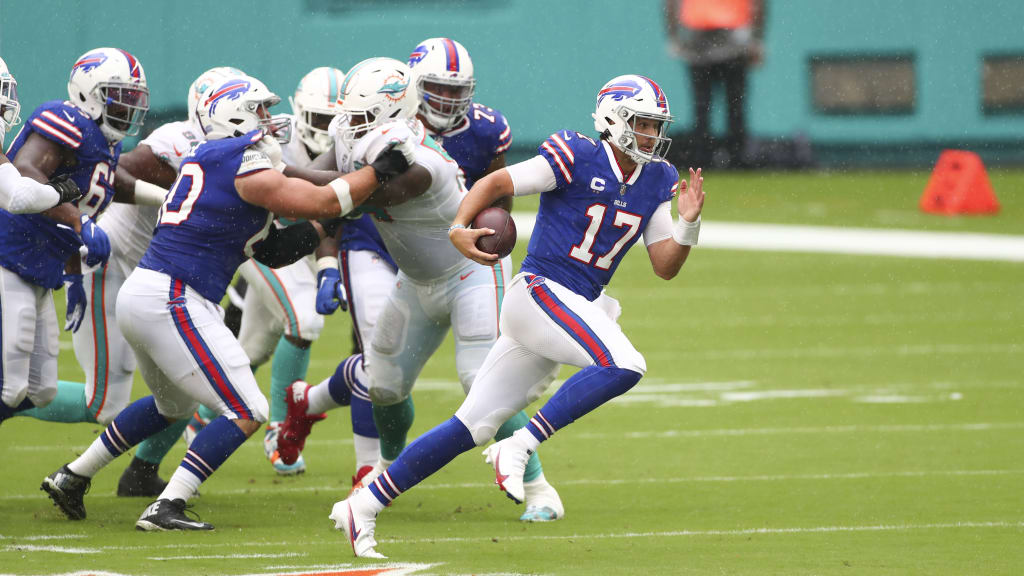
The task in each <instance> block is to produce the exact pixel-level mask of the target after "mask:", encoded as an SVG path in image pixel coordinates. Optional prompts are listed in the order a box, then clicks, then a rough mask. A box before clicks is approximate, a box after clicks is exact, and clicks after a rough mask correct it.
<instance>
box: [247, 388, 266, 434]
mask: <svg viewBox="0 0 1024 576" xmlns="http://www.w3.org/2000/svg"><path fill="white" fill-rule="evenodd" d="M249 412H250V413H251V414H252V419H253V421H255V422H256V423H257V424H262V423H264V422H266V421H267V419H268V418H269V417H270V404H269V403H267V399H266V398H264V397H263V396H262V395H260V397H259V398H257V399H254V400H253V401H251V402H250V403H249ZM250 434H251V433H250Z"/></svg>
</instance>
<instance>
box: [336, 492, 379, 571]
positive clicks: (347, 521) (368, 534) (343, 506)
mask: <svg viewBox="0 0 1024 576" xmlns="http://www.w3.org/2000/svg"><path fill="white" fill-rule="evenodd" d="M355 496H356V494H353V495H352V496H349V498H348V499H346V500H342V501H341V502H336V503H335V504H334V507H333V508H331V515H330V516H328V518H330V519H331V520H334V527H335V528H336V529H338V530H341V531H343V532H345V536H346V537H348V541H349V544H351V545H352V553H353V554H355V555H356V556H358V557H359V558H387V556H384V555H383V554H381V553H380V552H377V551H376V550H374V548H375V547H376V546H377V540H375V539H374V537H373V532H374V530H376V528H377V515H376V514H373V513H370V512H361V511H360V510H359V502H358V500H359V499H358V498H356V497H355Z"/></svg>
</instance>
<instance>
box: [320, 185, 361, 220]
mask: <svg viewBox="0 0 1024 576" xmlns="http://www.w3.org/2000/svg"><path fill="white" fill-rule="evenodd" d="M327 185H328V186H330V187H331V188H333V189H334V193H335V194H337V195H338V204H339V205H340V206H341V212H339V213H338V216H344V215H346V214H348V213H349V212H351V211H352V210H355V207H356V206H355V204H353V203H352V192H351V191H350V190H349V188H350V187H349V185H348V182H346V181H345V180H343V179H341V178H335V179H334V180H331V181H330V182H329V183H328V184H327Z"/></svg>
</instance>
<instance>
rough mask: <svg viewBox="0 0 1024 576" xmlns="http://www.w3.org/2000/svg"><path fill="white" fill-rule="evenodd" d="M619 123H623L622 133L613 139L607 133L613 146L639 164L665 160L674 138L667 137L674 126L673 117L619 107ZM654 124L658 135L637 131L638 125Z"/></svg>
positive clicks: (617, 113)
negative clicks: (671, 126) (670, 127)
mask: <svg viewBox="0 0 1024 576" xmlns="http://www.w3.org/2000/svg"><path fill="white" fill-rule="evenodd" d="M615 114H616V115H617V116H618V117H619V121H620V122H622V123H623V130H622V133H621V134H619V135H618V136H617V137H613V136H612V135H611V133H610V132H607V134H608V137H609V140H610V142H611V144H613V145H614V146H615V147H617V148H618V149H620V150H622V151H623V152H624V153H625V154H626V155H627V156H629V157H630V159H632V160H633V161H634V162H636V163H637V164H646V163H648V162H651V161H653V160H654V159H655V158H664V157H665V155H666V154H668V149H669V147H670V146H671V145H672V138H670V137H668V136H666V134H667V133H668V127H669V125H670V124H672V116H671V115H669V114H655V113H650V112H638V111H635V110H632V109H631V108H629V107H628V106H626V105H622V106H619V107H618V108H617V109H616V110H615ZM643 121H647V122H645V123H654V124H655V125H656V126H657V132H656V134H648V133H646V131H645V132H638V131H637V123H638V122H643Z"/></svg>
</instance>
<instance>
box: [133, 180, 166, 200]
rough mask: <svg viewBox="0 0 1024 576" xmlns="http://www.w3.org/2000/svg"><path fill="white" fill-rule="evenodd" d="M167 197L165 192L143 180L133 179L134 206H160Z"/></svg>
mask: <svg viewBox="0 0 1024 576" xmlns="http://www.w3.org/2000/svg"><path fill="white" fill-rule="evenodd" d="M166 197H167V190H164V189H163V188H161V187H159V186H157V185H156V184H150V183H149V182H146V181H145V180H139V179H137V178H136V179H135V204H137V205H139V206H160V205H162V204H163V203H164V198H166Z"/></svg>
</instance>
